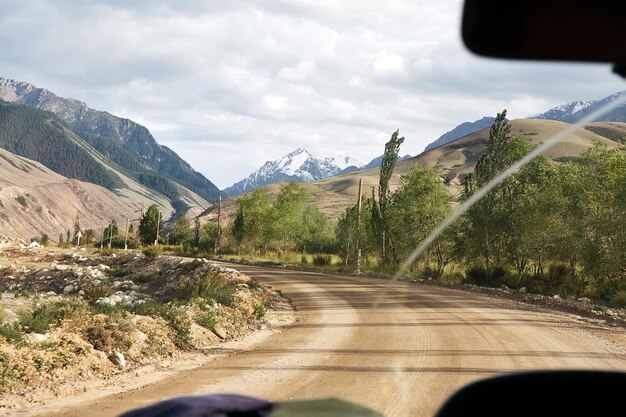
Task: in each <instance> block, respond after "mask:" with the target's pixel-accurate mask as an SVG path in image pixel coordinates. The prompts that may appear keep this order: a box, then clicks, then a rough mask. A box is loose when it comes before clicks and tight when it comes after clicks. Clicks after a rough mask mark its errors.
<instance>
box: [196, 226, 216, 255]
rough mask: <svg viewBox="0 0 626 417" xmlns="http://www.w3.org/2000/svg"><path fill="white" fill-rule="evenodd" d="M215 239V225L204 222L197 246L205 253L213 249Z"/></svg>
mask: <svg viewBox="0 0 626 417" xmlns="http://www.w3.org/2000/svg"><path fill="white" fill-rule="evenodd" d="M216 239H217V225H216V224H214V223H211V222H206V223H205V224H204V226H203V227H202V232H201V236H200V240H199V242H200V243H199V246H200V247H201V248H202V249H204V250H206V251H209V250H213V249H214V248H215V243H216V242H215V240H216Z"/></svg>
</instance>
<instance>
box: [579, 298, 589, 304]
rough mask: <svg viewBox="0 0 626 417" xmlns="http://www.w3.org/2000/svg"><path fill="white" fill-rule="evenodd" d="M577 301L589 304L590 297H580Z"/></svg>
mask: <svg viewBox="0 0 626 417" xmlns="http://www.w3.org/2000/svg"><path fill="white" fill-rule="evenodd" d="M578 301H580V302H581V303H583V304H591V299H590V298H587V297H580V298H579V299H578Z"/></svg>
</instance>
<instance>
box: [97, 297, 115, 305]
mask: <svg viewBox="0 0 626 417" xmlns="http://www.w3.org/2000/svg"><path fill="white" fill-rule="evenodd" d="M96 304H98V305H104V306H114V305H115V303H112V302H111V300H110V299H109V297H100V298H98V299H97V300H96Z"/></svg>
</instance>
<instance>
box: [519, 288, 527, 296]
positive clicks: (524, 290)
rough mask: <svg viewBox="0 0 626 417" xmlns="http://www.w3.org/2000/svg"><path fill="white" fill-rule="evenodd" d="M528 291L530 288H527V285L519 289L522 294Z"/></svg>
mask: <svg viewBox="0 0 626 417" xmlns="http://www.w3.org/2000/svg"><path fill="white" fill-rule="evenodd" d="M527 292H528V288H526V287H522V288H520V289H519V293H520V294H526V293H527Z"/></svg>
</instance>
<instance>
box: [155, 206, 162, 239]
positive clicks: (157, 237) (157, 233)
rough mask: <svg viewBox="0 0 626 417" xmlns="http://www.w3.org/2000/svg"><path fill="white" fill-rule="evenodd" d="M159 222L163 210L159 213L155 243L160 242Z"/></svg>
mask: <svg viewBox="0 0 626 417" xmlns="http://www.w3.org/2000/svg"><path fill="white" fill-rule="evenodd" d="M159 223H161V211H160V210H159V212H158V213H157V228H156V239H154V244H155V245H158V244H159Z"/></svg>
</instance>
